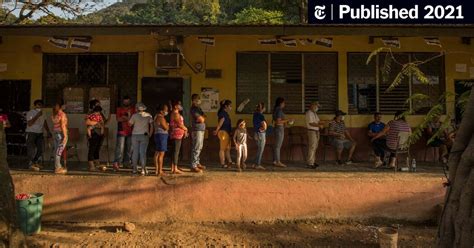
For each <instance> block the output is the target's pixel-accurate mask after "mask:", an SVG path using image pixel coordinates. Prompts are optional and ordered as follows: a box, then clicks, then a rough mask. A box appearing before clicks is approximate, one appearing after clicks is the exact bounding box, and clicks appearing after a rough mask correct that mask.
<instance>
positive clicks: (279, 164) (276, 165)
mask: <svg viewBox="0 0 474 248" xmlns="http://www.w3.org/2000/svg"><path fill="white" fill-rule="evenodd" d="M273 166H275V167H280V168H286V165H285V164H283V163H282V162H273Z"/></svg>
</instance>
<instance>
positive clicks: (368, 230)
mask: <svg viewBox="0 0 474 248" xmlns="http://www.w3.org/2000/svg"><path fill="white" fill-rule="evenodd" d="M391 225H393V226H398V227H399V237H398V240H399V243H398V245H399V247H433V246H434V244H435V237H436V227H435V226H431V225H425V224H413V223H405V224H391ZM381 226H387V224H386V223H385V224H380V222H379V223H378V224H377V223H360V222H333V221H314V220H298V221H274V222H237V223H234V222H213V223H211V222H202V223H177V222H169V223H140V224H136V229H135V230H134V231H133V232H132V233H129V232H127V231H125V230H124V229H123V223H44V224H43V227H42V232H41V233H39V234H36V235H33V236H30V237H28V241H29V246H30V247H55V248H58V247H61V248H63V247H239V248H243V247H379V246H378V237H377V232H376V229H377V228H378V227H381Z"/></svg>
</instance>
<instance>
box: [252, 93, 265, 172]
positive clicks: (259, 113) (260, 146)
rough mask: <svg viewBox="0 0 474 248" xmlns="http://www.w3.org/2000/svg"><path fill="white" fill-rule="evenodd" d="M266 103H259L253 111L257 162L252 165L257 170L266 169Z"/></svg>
mask: <svg viewBox="0 0 474 248" xmlns="http://www.w3.org/2000/svg"><path fill="white" fill-rule="evenodd" d="M264 112H265V103H263V102H261V103H259V104H257V108H256V109H255V112H254V113H253V128H254V132H255V142H257V155H256V157H255V164H254V165H253V166H252V167H253V168H255V169H257V170H265V167H263V166H262V156H263V150H264V149H265V142H266V131H267V122H266V121H265V116H264V115H263V113H264Z"/></svg>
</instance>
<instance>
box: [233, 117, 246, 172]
mask: <svg viewBox="0 0 474 248" xmlns="http://www.w3.org/2000/svg"><path fill="white" fill-rule="evenodd" d="M234 143H235V149H236V150H237V169H238V170H239V172H240V171H242V169H245V168H246V167H247V165H246V164H245V160H247V129H246V127H245V121H244V120H242V119H240V120H238V121H237V129H236V130H235V132H234Z"/></svg>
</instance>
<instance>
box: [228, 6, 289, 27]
mask: <svg viewBox="0 0 474 248" xmlns="http://www.w3.org/2000/svg"><path fill="white" fill-rule="evenodd" d="M283 18H284V16H283V13H282V12H281V11H277V10H273V11H272V10H264V9H259V8H254V7H250V8H247V9H244V10H242V11H241V12H239V13H237V14H236V15H235V19H234V20H233V21H232V23H233V24H283V23H284V19H283Z"/></svg>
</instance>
